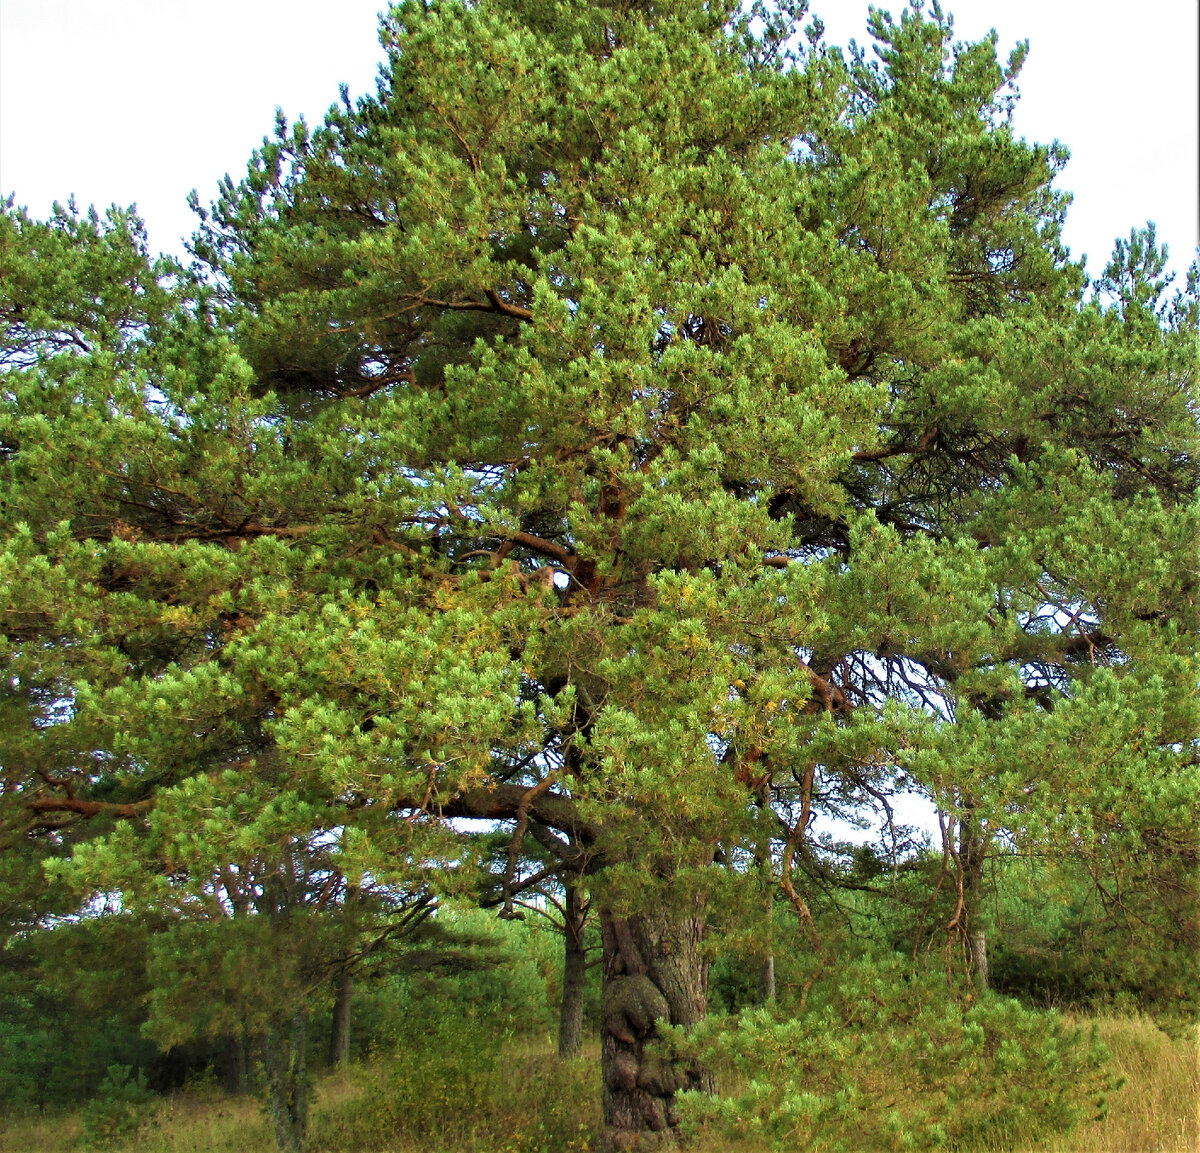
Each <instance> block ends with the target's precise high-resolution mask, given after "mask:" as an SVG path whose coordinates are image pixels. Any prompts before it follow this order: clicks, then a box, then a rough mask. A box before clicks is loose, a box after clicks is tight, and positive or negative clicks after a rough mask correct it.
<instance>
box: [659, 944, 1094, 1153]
mask: <svg viewBox="0 0 1200 1153" xmlns="http://www.w3.org/2000/svg"><path fill="white" fill-rule="evenodd" d="M809 1005H810V1008H809V1009H807V1010H806V1011H804V1012H801V1013H799V1014H797V1015H793V1016H788V1017H782V1016H780V1015H779V1014H778V1013H777V1012H775V1011H772V1010H770V1009H753V1010H746V1011H744V1012H743V1013H741V1014H740V1015H738V1016H736V1017H733V1018H726V1019H721V1018H710V1019H709V1020H707V1021H706V1022H704V1024H703V1025H702V1026H701V1028H700V1029H698V1030H696V1031H695V1032H694V1033H693V1035H692V1036H691V1037H690V1038H686V1039H685V1038H683V1037H681V1036H679V1035H674V1034H673V1036H672V1043H674V1044H676V1045H678V1046H681V1047H682V1048H683V1049H684V1051H686V1052H690V1053H692V1054H694V1055H695V1056H697V1057H699V1058H701V1059H703V1060H705V1061H706V1062H708V1063H709V1064H710V1065H712V1066H714V1067H715V1068H716V1069H717V1070H718V1073H719V1074H720V1076H721V1079H722V1082H723V1085H724V1089H725V1092H724V1093H722V1094H720V1095H718V1096H717V1097H713V1098H708V1097H704V1096H702V1095H698V1094H688V1095H685V1098H684V1100H683V1102H682V1104H683V1109H684V1113H685V1116H686V1117H687V1119H688V1125H689V1126H690V1127H691V1128H692V1129H693V1130H706V1131H710V1132H716V1133H717V1134H720V1135H722V1136H723V1137H725V1138H726V1139H727V1140H728V1141H730V1143H735V1142H737V1141H738V1140H743V1139H746V1138H754V1139H756V1140H758V1141H765V1142H766V1143H768V1144H769V1145H771V1147H772V1148H775V1149H779V1150H793V1149H796V1148H804V1149H806V1150H808V1149H811V1150H814V1151H816V1150H820V1151H821V1153H868V1151H871V1153H874V1151H879V1153H884V1151H887V1153H892V1151H899V1150H920V1149H937V1148H951V1149H971V1148H974V1147H979V1146H985V1147H989V1148H996V1147H1006V1148H1007V1147H1008V1145H1007V1144H1005V1140H1006V1139H1014V1140H1020V1141H1021V1142H1022V1143H1027V1142H1028V1141H1029V1139H1030V1138H1031V1136H1033V1135H1035V1134H1037V1133H1046V1134H1049V1133H1053V1132H1060V1131H1064V1130H1068V1129H1070V1128H1071V1126H1073V1125H1074V1124H1075V1123H1076V1121H1078V1120H1080V1119H1082V1118H1083V1117H1084V1116H1087V1115H1089V1114H1091V1115H1096V1114H1098V1113H1102V1112H1103V1110H1104V1108H1105V1101H1104V1095H1105V1092H1106V1090H1107V1089H1109V1088H1111V1087H1113V1083H1112V1081H1111V1079H1110V1078H1109V1077H1107V1076H1106V1074H1105V1072H1104V1065H1105V1061H1106V1059H1107V1053H1106V1052H1105V1051H1104V1049H1103V1047H1102V1046H1100V1045H1098V1044H1097V1043H1096V1042H1095V1039H1094V1037H1093V1038H1087V1037H1084V1036H1083V1035H1082V1033H1081V1032H1080V1031H1079V1030H1078V1029H1070V1028H1068V1027H1066V1026H1065V1025H1064V1024H1063V1022H1062V1020H1061V1019H1060V1018H1059V1017H1058V1015H1057V1014H1056V1013H1053V1012H1049V1011H1044V1010H1043V1011H1036V1010H1031V1009H1027V1008H1024V1007H1023V1006H1021V1005H1020V1004H1019V1003H1018V1002H1016V1001H1014V1000H1011V999H1008V998H1004V997H998V996H987V997H985V998H983V1000H981V1001H975V1000H974V999H973V997H972V995H971V994H970V993H962V994H961V995H956V993H955V991H954V990H952V989H950V988H949V987H948V986H947V984H946V981H945V978H944V976H942V975H938V974H933V973H917V972H913V971H911V969H910V968H908V967H906V966H905V965H903V964H902V963H901V962H900V961H899V960H898V959H896V960H889V961H884V962H869V961H862V962H859V963H858V964H856V966H855V968H854V969H853V970H852V971H850V972H847V973H844V974H842V975H841V976H840V977H839V978H838V980H837V981H836V983H833V982H829V983H825V984H824V987H821V986H818V987H816V988H814V990H813V993H812V996H811V998H810V1001H809ZM814 1134H820V1137H819V1138H815V1137H814Z"/></svg>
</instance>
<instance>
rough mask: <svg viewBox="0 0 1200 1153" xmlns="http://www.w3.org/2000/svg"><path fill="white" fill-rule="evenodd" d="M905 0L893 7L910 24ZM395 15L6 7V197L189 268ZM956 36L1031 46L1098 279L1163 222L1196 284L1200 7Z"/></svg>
mask: <svg viewBox="0 0 1200 1153" xmlns="http://www.w3.org/2000/svg"><path fill="white" fill-rule="evenodd" d="M901 3H902V0H891V2H890V3H885V5H884V6H886V7H891V8H892V9H893V11H894V12H896V13H899V11H900V7H901ZM382 6H383V0H205V2H204V3H197V2H196V0H0V195H5V194H7V193H9V192H14V193H15V194H16V197H17V202H18V203H19V204H23V205H25V206H27V207H28V208H29V210H30V212H31V213H33V214H34V215H35V216H45V215H46V214H47V213H48V212H49V209H50V204H51V202H52V201H53V200H55V199H60V200H65V199H66V198H67V197H68V196H69V195H71V194H72V193H74V195H75V196H76V198H77V200H78V201H79V203H80V206H81V207H82V206H85V205H87V204H89V203H95V204H97V205H98V206H100V207H105V206H107V205H108V204H111V203H114V202H115V203H119V204H122V205H126V204H131V203H134V202H136V203H137V206H138V208H139V210H140V211H141V213H142V215H143V216H144V218H145V220H146V223H147V227H148V229H149V234H150V242H151V245H152V247H154V248H160V249H165V250H168V251H175V252H179V251H181V248H180V238H181V237H183V236H186V235H188V234H190V232H191V231H192V226H193V218H192V216H191V213H190V212H189V211H188V209H187V206H186V203H185V198H186V196H187V193H188V191H189V189H191V188H196V189H197V190H198V191H199V193H200V198H201V201H202V202H205V203H207V202H208V201H209V200H211V199H212V198H213V196H214V195H215V190H216V181H217V179H218V178H219V177H220V176H221V175H222V174H224V173H226V172H229V173H231V174H232V175H233V176H234V177H235V178H237V177H238V176H240V175H241V173H242V172H243V171H244V168H245V163H246V160H247V159H248V157H249V154H250V152H251V150H252V149H253V148H254V147H255V146H256V145H257V144H258V143H259V142H260V141H261V139H262V137H263V136H264V135H265V134H267V133H269V132H270V131H271V127H272V124H273V121H274V109H275V107H276V105H281V106H282V107H283V109H284V112H285V113H287V115H288V117H289V118H292V119H294V118H295V116H296V115H297V114H299V113H304V114H305V115H307V116H308V117H309V118H310V119H319V117H320V116H321V114H322V113H323V112H324V110H325V109H326V108H327V107H328V105H329V104H330V103H331V102H333V101H334V100H336V99H337V87H338V84H339V83H340V82H341V81H345V82H346V83H348V84H349V86H350V90H351V92H352V93H353V94H356V95H357V94H359V93H362V92H364V91H366V90H368V89H369V88H371V87H373V82H374V76H375V69H376V66H377V64H378V62H379V60H380V59H382V52H381V49H380V48H379V46H378V43H377V41H376V35H375V25H376V12H377V11H378V10H379V8H381V7H382ZM945 6H946V8H947V9H948V10H949V11H951V12H953V13H954V14H955V29H956V33H957V34H958V35H959V36H961V37H963V38H975V37H978V36H981V35H983V34H984V33H986V32H987V30H988V29H989V28H990V27H992V26H995V27H996V30H997V31H998V32H999V34H1000V52H1001V56H1002V58H1003V59H1007V55H1008V51H1009V49H1010V48H1011V47H1012V46H1013V44H1014V43H1015V42H1016V41H1017V40H1018V39H1023V38H1028V39H1029V40H1030V41H1031V53H1030V57H1029V59H1028V61H1027V62H1026V65H1025V70H1024V72H1023V74H1022V79H1021V84H1020V86H1021V92H1022V100H1021V102H1020V104H1019V105H1018V109H1017V118H1016V125H1017V130H1018V132H1019V133H1020V134H1022V135H1024V136H1026V137H1028V138H1030V139H1033V140H1037V141H1042V142H1046V141H1049V140H1052V139H1054V138H1058V139H1060V140H1062V141H1063V142H1064V143H1066V144H1067V145H1068V146H1069V147H1070V148H1071V150H1072V160H1071V163H1070V165H1069V166H1068V168H1067V171H1066V173H1065V176H1064V178H1063V179H1062V181H1061V183H1062V184H1063V186H1064V187H1066V188H1068V189H1070V190H1071V191H1073V192H1074V193H1075V203H1074V205H1073V207H1072V210H1071V212H1070V214H1069V215H1068V220H1067V228H1066V239H1067V243H1068V244H1069V245H1070V247H1071V250H1072V252H1073V254H1075V255H1079V254H1082V253H1087V254H1088V256H1089V261H1088V269H1089V271H1090V272H1091V273H1092V274H1093V275H1096V274H1098V273H1099V272H1100V271H1101V270H1102V268H1103V266H1104V263H1105V262H1106V260H1107V257H1108V254H1109V253H1110V252H1111V249H1112V244H1113V240H1114V239H1115V238H1116V237H1117V236H1125V235H1128V232H1129V229H1130V228H1131V227H1132V226H1134V225H1139V226H1140V225H1142V224H1144V223H1145V222H1146V221H1147V220H1154V221H1155V222H1156V223H1157V225H1158V231H1159V238H1160V239H1161V240H1165V241H1166V242H1167V243H1168V244H1169V245H1170V248H1171V264H1172V266H1173V267H1174V268H1175V269H1176V270H1178V271H1183V270H1184V269H1186V267H1187V265H1188V264H1189V263H1190V261H1191V259H1192V256H1193V255H1194V252H1195V248H1196V246H1197V243H1198V242H1200V236H1198V230H1200V225H1198V217H1200V209H1198V207H1197V184H1198V169H1200V163H1198V160H1197V139H1198V137H1200V128H1198V125H1197V96H1198V88H1200V85H1198V82H1197V4H1196V0H1139V2H1138V3H1137V4H1136V5H1131V4H1129V3H1127V0H1002V2H1001V0H947V3H946V5H945ZM813 11H814V12H815V13H816V14H817V15H819V16H820V17H821V19H822V20H823V21H824V22H825V25H826V29H827V32H826V36H827V39H828V40H829V41H830V42H831V43H834V44H841V45H845V44H846V43H847V41H848V40H849V39H850V38H851V37H856V38H857V39H859V40H860V41H864V40H865V39H866V35H865V28H866V11H867V5H866V3H865V2H860V0H814V3H813Z"/></svg>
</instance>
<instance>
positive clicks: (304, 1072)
mask: <svg viewBox="0 0 1200 1153" xmlns="http://www.w3.org/2000/svg"><path fill="white" fill-rule="evenodd" d="M263 1058H264V1061H263V1064H264V1065H266V1069H267V1091H268V1103H269V1105H270V1109H271V1120H272V1121H273V1122H274V1124H275V1141H276V1144H278V1146H279V1149H280V1153H304V1151H305V1146H306V1144H307V1140H308V1061H307V1058H308V1020H307V1018H306V1017H305V1015H304V1013H302V1012H297V1013H296V1014H295V1015H294V1016H292V1017H290V1018H287V1019H284V1020H281V1021H275V1022H273V1023H272V1024H271V1027H270V1028H269V1029H268V1031H267V1036H266V1038H265V1044H264V1051H263Z"/></svg>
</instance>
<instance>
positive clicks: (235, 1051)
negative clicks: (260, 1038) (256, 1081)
mask: <svg viewBox="0 0 1200 1153" xmlns="http://www.w3.org/2000/svg"><path fill="white" fill-rule="evenodd" d="M248 1048H249V1042H248V1041H247V1039H246V1036H245V1034H244V1033H239V1034H237V1035H236V1036H234V1035H232V1034H231V1035H230V1036H228V1037H226V1038H225V1039H224V1041H223V1043H222V1046H221V1049H222V1057H223V1061H222V1065H223V1066H224V1070H223V1071H224V1074H225V1088H226V1089H228V1090H229V1092H230V1093H236V1094H239V1095H240V1094H242V1093H248V1092H250V1061H249V1056H248V1053H247V1049H248Z"/></svg>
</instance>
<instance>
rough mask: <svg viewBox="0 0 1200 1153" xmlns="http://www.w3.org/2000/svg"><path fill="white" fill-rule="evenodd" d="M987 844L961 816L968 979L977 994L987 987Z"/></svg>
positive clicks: (968, 818) (972, 823) (970, 821)
mask: <svg viewBox="0 0 1200 1153" xmlns="http://www.w3.org/2000/svg"><path fill="white" fill-rule="evenodd" d="M987 850H988V842H987V838H986V836H985V835H984V834H983V833H982V832H981V830H980V829H979V826H978V824H977V823H976V821H975V819H974V818H973V817H972V816H964V817H963V818H962V821H961V824H960V831H959V858H960V860H961V868H962V886H963V914H964V921H965V925H966V941H967V952H968V956H969V960H970V966H971V980H972V981H973V982H974V984H975V988H976V990H977V991H978V992H980V993H983V992H984V991H986V989H987V987H988V963H987V930H986V929H985V927H984V924H983V897H984V893H983V865H984V862H985V861H986V860H987Z"/></svg>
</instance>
